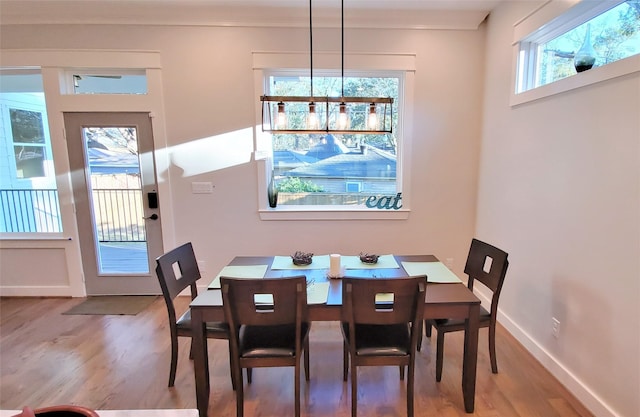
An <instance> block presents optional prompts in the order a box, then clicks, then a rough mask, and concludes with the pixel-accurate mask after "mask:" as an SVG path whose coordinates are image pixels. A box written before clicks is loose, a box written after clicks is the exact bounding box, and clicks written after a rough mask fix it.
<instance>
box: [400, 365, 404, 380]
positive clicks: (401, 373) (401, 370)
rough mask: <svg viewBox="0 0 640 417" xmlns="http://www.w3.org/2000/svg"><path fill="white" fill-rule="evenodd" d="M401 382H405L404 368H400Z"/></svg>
mask: <svg viewBox="0 0 640 417" xmlns="http://www.w3.org/2000/svg"><path fill="white" fill-rule="evenodd" d="M399 368H400V380H401V381H404V366H400V367H399Z"/></svg>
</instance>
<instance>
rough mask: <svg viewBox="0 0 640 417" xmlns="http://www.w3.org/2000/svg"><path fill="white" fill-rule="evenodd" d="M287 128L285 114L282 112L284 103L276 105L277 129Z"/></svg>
mask: <svg viewBox="0 0 640 417" xmlns="http://www.w3.org/2000/svg"><path fill="white" fill-rule="evenodd" d="M286 127H287V113H286V112H285V110H284V103H283V102H280V103H278V129H284V128H286Z"/></svg>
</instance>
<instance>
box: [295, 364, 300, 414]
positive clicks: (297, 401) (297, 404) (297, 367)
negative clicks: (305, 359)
mask: <svg viewBox="0 0 640 417" xmlns="http://www.w3.org/2000/svg"><path fill="white" fill-rule="evenodd" d="M293 391H294V401H293V403H294V404H295V410H294V411H295V417H300V358H296V365H295V376H294V389H293Z"/></svg>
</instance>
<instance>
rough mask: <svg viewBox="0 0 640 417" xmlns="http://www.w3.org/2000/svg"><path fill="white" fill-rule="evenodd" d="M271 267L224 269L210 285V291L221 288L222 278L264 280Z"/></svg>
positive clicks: (244, 266)
mask: <svg viewBox="0 0 640 417" xmlns="http://www.w3.org/2000/svg"><path fill="white" fill-rule="evenodd" d="M268 267H269V265H228V266H225V267H224V268H222V271H220V273H219V274H218V275H216V277H215V278H214V279H213V281H211V284H209V289H210V290H215V289H219V288H220V277H221V276H224V277H230V278H247V279H250V278H264V274H266V273H267V268H268Z"/></svg>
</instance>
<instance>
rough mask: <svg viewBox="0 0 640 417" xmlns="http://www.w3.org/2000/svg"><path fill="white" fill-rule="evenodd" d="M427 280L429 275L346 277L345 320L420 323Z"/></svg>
mask: <svg viewBox="0 0 640 417" xmlns="http://www.w3.org/2000/svg"><path fill="white" fill-rule="evenodd" d="M426 283H427V277H426V275H422V276H417V277H409V278H348V277H345V278H342V311H343V318H342V320H343V321H344V322H349V323H350V324H352V323H353V324H399V323H412V324H415V325H417V324H418V323H419V322H420V320H422V318H423V312H424V303H425V294H426ZM351 330H352V331H353V329H351Z"/></svg>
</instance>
